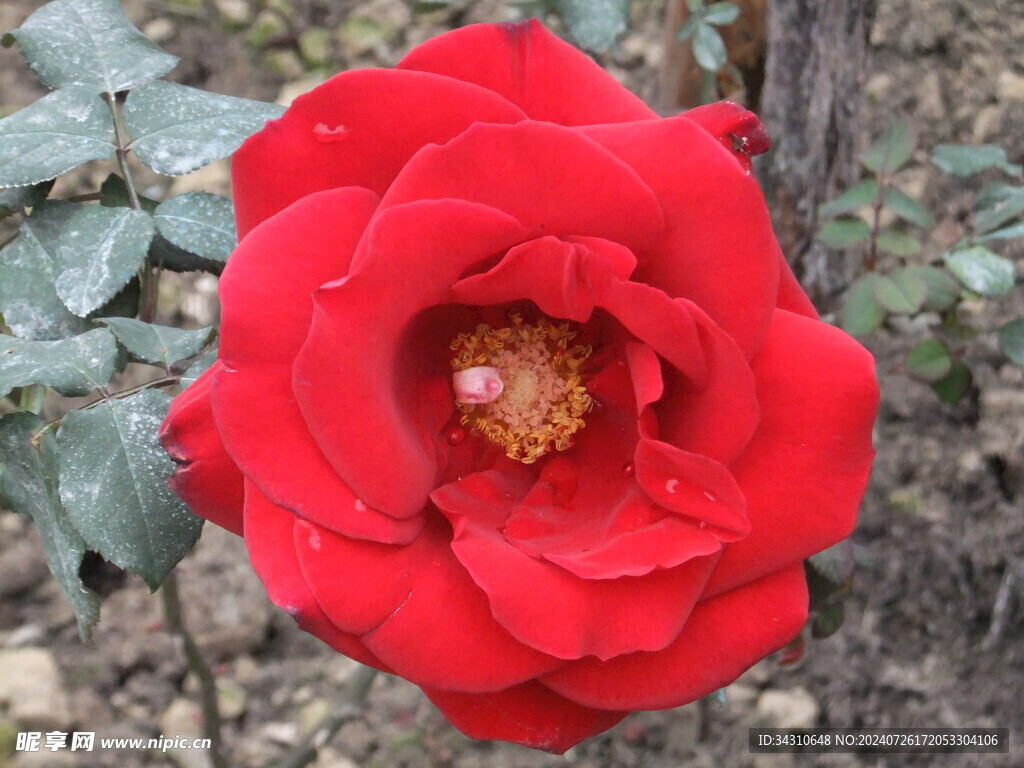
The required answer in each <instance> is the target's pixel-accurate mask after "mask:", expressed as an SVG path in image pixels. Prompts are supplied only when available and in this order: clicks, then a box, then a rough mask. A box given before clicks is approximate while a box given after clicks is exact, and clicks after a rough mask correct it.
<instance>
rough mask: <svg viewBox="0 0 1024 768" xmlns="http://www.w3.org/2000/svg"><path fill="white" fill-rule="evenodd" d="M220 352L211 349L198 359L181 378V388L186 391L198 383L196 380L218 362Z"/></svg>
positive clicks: (214, 348) (215, 348)
mask: <svg viewBox="0 0 1024 768" xmlns="http://www.w3.org/2000/svg"><path fill="white" fill-rule="evenodd" d="M217 354H218V350H217V347H216V346H213V347H211V348H210V349H208V350H206V351H205V352H203V354H201V355H200V356H199V357H197V358H196V359H195V360H194V361H193V362H192V365H190V366H189V367H188V368H186V369H185V373H183V374H182V376H181V388H182V389H186V388H188V387H190V386H192V385H193V384H195V383H196V379H198V378H199V377H200V376H202V375H203V374H204V373H206V371H207V370H209V369H210V368H211V367H212V366H213V364H214V363H216V362H217Z"/></svg>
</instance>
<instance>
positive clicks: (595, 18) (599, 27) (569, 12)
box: [554, 0, 629, 52]
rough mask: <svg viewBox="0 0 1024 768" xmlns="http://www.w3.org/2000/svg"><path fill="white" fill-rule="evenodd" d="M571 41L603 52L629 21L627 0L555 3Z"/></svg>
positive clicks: (569, 0)
mask: <svg viewBox="0 0 1024 768" xmlns="http://www.w3.org/2000/svg"><path fill="white" fill-rule="evenodd" d="M554 7H555V10H556V11H557V12H558V15H559V16H561V17H562V19H563V21H565V25H566V26H567V27H568V28H569V33H570V34H571V35H572V37H573V39H574V40H575V41H576V42H577V43H579V44H580V45H581V46H583V47H584V48H586V49H588V50H591V51H598V52H599V51H606V50H608V48H610V47H611V46H612V44H613V43H614V42H615V38H617V37H618V36H619V35H620V34H622V33H623V32H625V31H626V22H628V21H629V0H554Z"/></svg>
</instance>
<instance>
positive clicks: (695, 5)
mask: <svg viewBox="0 0 1024 768" xmlns="http://www.w3.org/2000/svg"><path fill="white" fill-rule="evenodd" d="M686 7H687V9H689V11H690V13H699V12H700V10H701V9H702V8H703V7H704V0H686Z"/></svg>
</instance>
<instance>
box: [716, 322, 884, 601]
mask: <svg viewBox="0 0 1024 768" xmlns="http://www.w3.org/2000/svg"><path fill="white" fill-rule="evenodd" d="M752 365H753V369H754V375H755V376H756V377H757V395H758V401H759V402H760V404H761V414H762V419H761V425H760V427H759V428H758V431H757V433H756V434H755V435H754V438H753V440H752V441H751V443H750V446H749V447H748V449H747V451H746V452H745V453H744V454H743V456H742V457H741V458H740V459H739V461H737V462H736V464H734V465H733V466H732V471H733V475H734V476H735V478H736V481H737V483H739V486H740V488H741V489H742V490H743V493H744V495H745V496H746V498H747V514H748V515H749V517H750V524H751V529H752V530H751V533H750V535H749V536H747V537H746V538H745V539H743V540H742V541H738V542H736V543H734V544H730V545H729V546H728V547H726V548H725V554H724V555H723V556H722V560H721V562H720V563H719V566H718V569H717V570H716V571H715V574H714V575H713V576H712V577H711V583H709V585H708V591H709V594H715V593H717V592H722V591H725V590H728V589H731V588H733V587H734V586H737V585H739V584H744V583H746V582H748V581H750V580H752V579H756V578H759V577H760V576H762V575H764V574H766V573H771V572H772V571H775V570H778V569H779V568H783V567H785V566H788V565H790V564H791V563H799V562H800V561H801V560H803V559H804V558H806V557H808V556H810V555H812V554H814V553H815V552H819V551H821V550H823V549H825V548H826V547H829V546H831V545H832V544H835V543H836V542H837V541H840V540H841V539H844V538H846V537H847V536H848V535H849V534H850V532H851V531H852V530H853V526H854V523H855V522H856V517H857V507H858V506H859V504H860V500H861V497H862V495H863V493H864V488H865V486H866V484H867V479H868V473H869V471H870V468H871V460H872V458H873V457H874V450H873V449H872V447H871V429H872V427H873V425H874V421H875V414H876V411H877V409H878V384H877V382H876V380H875V372H874V361H873V360H872V358H871V355H870V354H869V353H868V352H867V350H865V349H864V348H863V347H862V346H860V345H859V344H858V343H857V342H856V341H854V340H853V339H852V338H850V337H849V336H847V335H846V334H845V333H843V332H842V331H840V330H838V329H836V328H833V327H832V326H829V325H826V324H825V323H822V322H819V321H817V320H812V319H809V318H806V317H802V316H800V315H794V314H791V313H789V312H784V311H782V310H780V311H778V312H776V313H775V319H774V321H773V323H772V327H771V331H770V332H769V334H768V339H767V340H766V342H765V345H764V347H763V348H762V349H761V352H760V353H759V354H758V356H757V357H756V358H755V359H754V362H753V364H752Z"/></svg>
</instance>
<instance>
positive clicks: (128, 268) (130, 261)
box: [56, 205, 154, 317]
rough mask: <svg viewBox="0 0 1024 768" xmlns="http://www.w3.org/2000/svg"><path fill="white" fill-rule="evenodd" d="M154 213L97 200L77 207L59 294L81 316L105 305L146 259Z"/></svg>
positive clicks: (66, 235) (64, 247) (63, 242)
mask: <svg viewBox="0 0 1024 768" xmlns="http://www.w3.org/2000/svg"><path fill="white" fill-rule="evenodd" d="M153 233H154V227H153V217H152V216H150V215H149V214H148V213H145V212H144V211H135V210H132V209H131V208H106V207H104V206H101V205H91V206H87V207H84V208H82V209H80V210H79V211H76V212H75V215H74V216H72V217H71V219H70V221H68V223H67V226H66V228H65V230H64V232H63V233H62V234H61V237H60V251H59V258H60V274H59V275H58V276H57V283H56V285H57V295H58V296H60V298H61V301H63V302H64V304H65V305H66V306H67V308H68V309H70V310H71V311H72V312H74V313H75V314H76V315H78V316H79V317H85V316H86V315H88V314H89V313H90V312H92V311H93V310H95V309H97V308H99V307H102V306H103V305H104V304H106V303H107V302H108V301H110V300H111V299H112V298H114V296H115V295H116V294H117V292H118V291H120V290H121V288H122V287H123V286H124V285H125V284H127V283H128V281H129V280H131V279H132V277H133V276H134V275H135V273H136V272H138V271H139V269H141V268H142V265H143V264H144V263H145V261H146V252H147V251H148V249H149V243H150V241H152V239H153Z"/></svg>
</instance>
